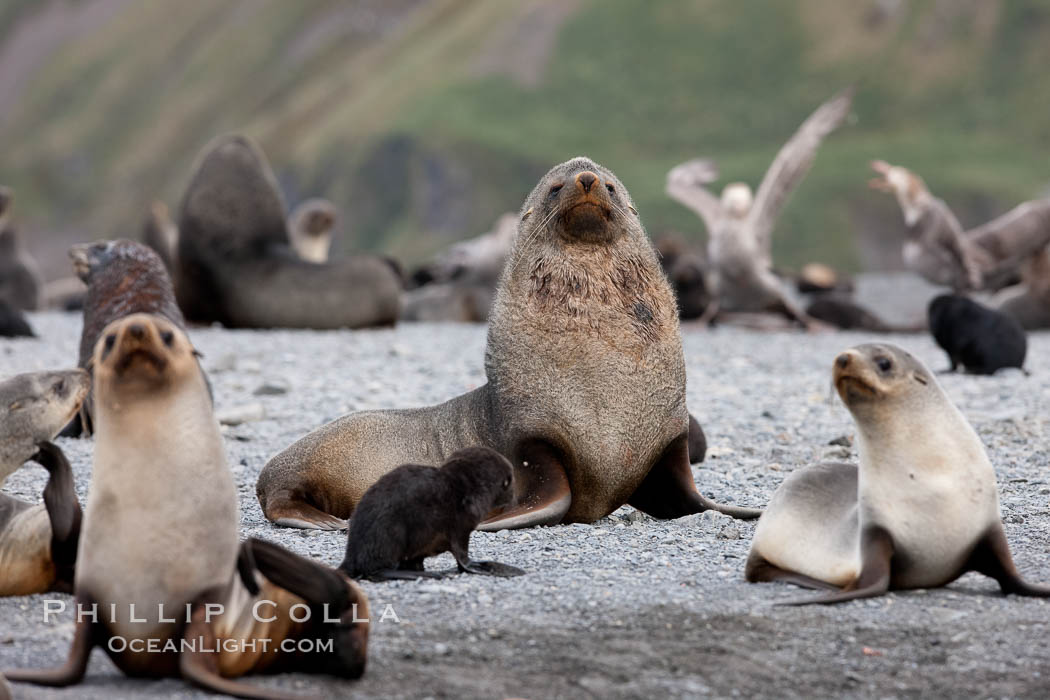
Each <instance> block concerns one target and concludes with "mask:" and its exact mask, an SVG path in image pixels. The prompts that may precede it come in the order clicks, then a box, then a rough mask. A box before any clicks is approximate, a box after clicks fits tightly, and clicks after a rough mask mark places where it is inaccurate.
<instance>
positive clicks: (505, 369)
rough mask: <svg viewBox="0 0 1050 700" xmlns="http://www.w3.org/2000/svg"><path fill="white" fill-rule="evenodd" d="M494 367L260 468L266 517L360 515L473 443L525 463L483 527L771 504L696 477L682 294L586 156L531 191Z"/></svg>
mask: <svg viewBox="0 0 1050 700" xmlns="http://www.w3.org/2000/svg"><path fill="white" fill-rule="evenodd" d="M485 371H486V375H487V377H488V383H487V384H485V385H484V386H482V387H480V388H478V389H475V390H474V391H472V392H470V393H467V394H464V395H462V396H459V397H456V398H454V399H452V400H450V401H448V402H446V403H444V404H441V405H438V406H433V407H429V408H419V409H411V410H394V411H369V412H364V413H356V414H351V415H348V416H344V417H343V418H340V419H338V420H336V421H334V422H332V423H329V424H328V425H325V426H323V427H321V428H318V429H317V430H315V431H314V432H312V433H310V434H309V435H307V436H305V437H304V438H302V439H301V440H299V441H298V442H296V443H295V444H293V445H292V446H290V447H288V448H287V449H286V450H284V451H283V452H281V453H280V454H278V455H276V456H275V457H273V458H272V459H271V460H270V461H269V463H268V464H267V465H266V466H265V467H264V468H263V471H262V474H261V475H260V476H259V482H258V484H257V486H256V492H257V494H258V497H259V503H260V505H261V506H262V509H263V512H264V513H265V514H266V517H267V518H269V519H270V520H272V521H274V522H276V523H278V524H280V525H286V526H290V527H315V528H316V527H320V528H332V529H334V528H340V527H345V523H344V522H343V520H342V519H343V518H347V517H349V516H350V514H351V513H352V512H353V510H354V508H355V507H356V506H357V504H358V503H359V502H360V500H361V497H362V496H363V495H364V493H365V491H367V490H368V488H369V487H370V486H371V485H372V484H374V483H375V482H376V481H378V480H379V478H380V477H382V476H383V475H384V474H386V473H388V472H390V471H392V470H393V469H395V468H396V467H398V466H399V465H401V464H430V465H437V464H440V463H441V462H443V461H444V460H446V459H448V458H449V456H451V455H452V454H453V453H455V452H457V451H458V450H461V449H463V448H464V447H468V446H473V445H483V446H486V447H491V448H493V449H495V450H497V451H498V452H500V453H501V454H503V455H505V456H507V457H508V458H509V459H510V461H511V463H512V464H513V465H514V470H515V475H514V482H515V498H514V504H513V505H511V506H510V507H507V508H505V509H500V510H497V511H495V512H493V513H491V514H490V519H489V520H488V521H486V522H484V523H482V524H481V526H480V529H487V530H495V529H501V528H516V527H529V526H533V525H548V524H554V523H560V522H593V521H595V520H597V519H599V518H601V517H604V516H605V515H608V514H609V513H611V512H612V511H613V510H615V509H616V508H619V507H620V506H621V505H623V504H624V503H630V504H631V505H633V506H634V507H636V508H638V509H640V510H643V511H645V512H647V513H649V514H650V515H653V516H655V517H660V518H675V517H680V516H682V515H687V514H689V513H696V512H700V511H703V510H706V509H715V510H719V511H721V512H723V513H727V514H729V515H733V516H737V517H757V515H758V514H759V511H757V510H754V509H750V508H740V507H735V506H726V505H720V504H717V503H714V502H713V501H710V500H708V499H707V498H704V497H703V496H701V495H700V493H699V492H698V491H697V489H696V484H695V483H694V481H693V474H692V470H691V469H690V467H689V454H688V437H689V413H688V411H687V410H686V405H685V379H686V377H685V359H684V356H683V354H682V339H681V335H680V334H679V330H678V313H677V310H676V308H675V302H674V295H673V294H672V292H671V287H670V285H669V284H668V282H667V278H666V277H665V276H664V274H663V272H662V271H661V270H660V264H659V262H658V261H657V259H656V253H655V251H654V249H653V246H652V244H651V243H650V242H649V239H648V237H647V236H646V234H645V230H644V229H643V228H642V224H641V222H640V221H639V219H638V215H637V213H636V211H635V208H634V205H633V203H632V202H631V198H630V195H629V194H628V193H627V190H626V188H624V186H623V184H622V183H621V182H620V181H619V180H618V179H616V176H615V175H613V174H612V172H611V171H609V170H607V169H605V168H603V167H601V166H599V165H598V164H596V163H594V162H593V161H591V160H589V159H587V158H574V159H573V160H570V161H567V162H565V163H562V164H561V165H558V166H555V167H554V168H553V169H551V171H550V172H549V173H547V174H546V175H545V176H544V177H543V179H541V180H540V182H539V184H537V185H536V188H535V189H534V190H533V191H532V193H531V194H530V195H529V197H528V199H527V200H526V201H525V204H524V207H523V208H522V214H521V221H520V224H519V230H518V235H517V237H516V238H515V241H514V246H513V249H512V251H511V254H510V257H509V258H508V260H507V264H506V266H505V267H504V270H503V277H502V279H501V281H500V285H499V289H498V290H497V293H496V302H495V304H494V306H493V313H492V316H491V317H490V320H489V334H488V346H487V348H486V351H485Z"/></svg>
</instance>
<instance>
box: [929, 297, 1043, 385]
mask: <svg viewBox="0 0 1050 700" xmlns="http://www.w3.org/2000/svg"><path fill="white" fill-rule="evenodd" d="M927 316H928V317H929V322H930V333H932V334H933V339H934V340H936V341H937V344H938V345H940V346H941V349H942V350H944V351H945V352H946V353H948V360H949V361H950V362H951V368H950V370H949V371H951V372H954V371H955V370H956V369H958V367H959V365H962V366H963V368H964V369H965V370H966V371H967V372H969V373H970V374H995V373H996V372H997V371H999V370H1000V369H1003V368H1005V367H1017V368H1019V369H1020V368H1022V367H1023V366H1024V358H1025V354H1026V353H1027V352H1028V338H1027V337H1026V336H1025V332H1024V328H1022V327H1021V324H1020V323H1018V322H1017V320H1016V319H1014V318H1013V317H1012V316H1010V315H1009V314H1006V313H1003V312H1002V311H995V310H993V309H989V308H987V307H985V306H981V305H980V304H978V303H977V302H976V301H974V300H973V299H969V298H967V297H964V296H961V295H958V294H942V295H941V296H939V297H936V298H934V299H933V300H932V301H930V305H929V307H928V309H927Z"/></svg>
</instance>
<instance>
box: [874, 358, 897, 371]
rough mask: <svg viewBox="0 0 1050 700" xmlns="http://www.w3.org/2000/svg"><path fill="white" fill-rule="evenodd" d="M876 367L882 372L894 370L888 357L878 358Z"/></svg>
mask: <svg viewBox="0 0 1050 700" xmlns="http://www.w3.org/2000/svg"><path fill="white" fill-rule="evenodd" d="M875 366H876V367H878V368H879V371H880V372H889V371H890V370H891V369H893V362H891V361H890V358H888V357H876V358H875Z"/></svg>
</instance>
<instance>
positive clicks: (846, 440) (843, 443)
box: [828, 435, 853, 447]
mask: <svg viewBox="0 0 1050 700" xmlns="http://www.w3.org/2000/svg"><path fill="white" fill-rule="evenodd" d="M828 444H829V445H838V446H839V447H850V446H851V445H853V437H852V436H850V435H839V436H838V437H837V438H833V439H831V440H828Z"/></svg>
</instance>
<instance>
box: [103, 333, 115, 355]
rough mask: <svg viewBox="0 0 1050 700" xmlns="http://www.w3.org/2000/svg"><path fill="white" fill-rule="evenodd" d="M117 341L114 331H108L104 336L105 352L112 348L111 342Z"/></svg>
mask: <svg viewBox="0 0 1050 700" xmlns="http://www.w3.org/2000/svg"><path fill="white" fill-rule="evenodd" d="M115 342H117V336H116V334H114V333H110V334H109V335H107V336H106V352H109V351H110V350H112V349H113V344H114V343H115Z"/></svg>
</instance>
